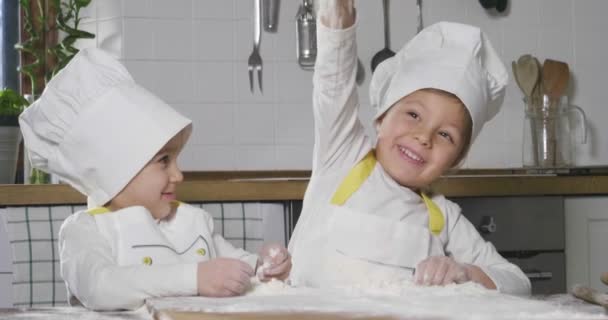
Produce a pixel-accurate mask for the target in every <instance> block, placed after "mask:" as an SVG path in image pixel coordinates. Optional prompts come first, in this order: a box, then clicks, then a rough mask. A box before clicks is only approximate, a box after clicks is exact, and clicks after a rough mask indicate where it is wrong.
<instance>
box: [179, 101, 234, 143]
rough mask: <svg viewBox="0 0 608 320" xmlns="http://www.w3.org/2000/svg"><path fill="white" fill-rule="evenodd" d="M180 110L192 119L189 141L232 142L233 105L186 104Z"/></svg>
mask: <svg viewBox="0 0 608 320" xmlns="http://www.w3.org/2000/svg"><path fill="white" fill-rule="evenodd" d="M182 112H183V113H184V114H185V115H186V116H187V117H189V118H190V119H192V122H193V124H194V125H193V131H192V136H191V137H190V141H191V143H192V144H195V145H232V144H234V132H235V131H234V128H235V126H234V118H235V117H234V106H233V105H232V104H222V103H214V104H194V105H187V108H183V109H182Z"/></svg>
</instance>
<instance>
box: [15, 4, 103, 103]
mask: <svg viewBox="0 0 608 320" xmlns="http://www.w3.org/2000/svg"><path fill="white" fill-rule="evenodd" d="M90 3H91V0H50V1H49V2H48V3H47V1H45V0H19V6H20V7H21V9H22V11H23V19H22V24H23V31H24V34H26V35H27V38H26V39H25V40H23V42H21V43H18V44H16V45H15V49H17V50H18V51H20V52H21V53H22V56H23V59H22V64H21V66H19V67H18V68H17V70H19V72H21V73H23V74H24V75H25V76H26V77H27V78H28V80H29V83H30V88H29V93H30V94H32V95H33V96H34V97H37V96H39V95H40V93H41V92H42V89H44V85H43V84H41V83H39V82H40V81H37V77H39V75H42V76H43V77H44V82H45V83H46V82H48V81H49V80H50V79H51V78H52V77H53V76H54V75H55V74H56V73H57V72H58V71H59V70H61V69H62V68H63V67H65V66H66V65H67V64H68V62H70V60H71V59H72V58H73V57H74V55H76V53H78V49H77V48H75V47H74V44H75V43H76V41H78V40H79V39H92V38H94V37H95V35H94V34H92V33H90V32H86V31H83V30H79V29H78V27H79V24H80V22H81V20H82V18H81V16H80V11H81V10H82V9H83V8H85V7H87V6H88V5H89V4H90ZM32 5H35V6H34V7H33V6H32ZM32 9H37V10H36V12H37V14H34V12H33V11H32ZM51 10H56V18H55V20H54V22H55V23H52V22H53V21H50V19H49V14H48V13H49V11H51ZM52 32H60V35H61V36H62V40H61V41H60V42H59V43H57V44H55V45H52V44H49V43H48V42H47V41H48V35H49V34H50V33H52ZM25 61H27V62H25ZM22 91H23V90H22Z"/></svg>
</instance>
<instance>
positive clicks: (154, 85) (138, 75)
mask: <svg viewBox="0 0 608 320" xmlns="http://www.w3.org/2000/svg"><path fill="white" fill-rule="evenodd" d="M123 63H124V65H125V67H127V70H129V73H131V76H133V79H135V81H136V82H137V83H138V84H139V85H141V86H142V87H144V88H146V89H148V90H150V91H152V92H154V93H158V88H159V82H160V81H159V80H160V79H158V78H157V77H158V75H157V70H156V67H157V62H153V61H130V60H127V61H123Z"/></svg>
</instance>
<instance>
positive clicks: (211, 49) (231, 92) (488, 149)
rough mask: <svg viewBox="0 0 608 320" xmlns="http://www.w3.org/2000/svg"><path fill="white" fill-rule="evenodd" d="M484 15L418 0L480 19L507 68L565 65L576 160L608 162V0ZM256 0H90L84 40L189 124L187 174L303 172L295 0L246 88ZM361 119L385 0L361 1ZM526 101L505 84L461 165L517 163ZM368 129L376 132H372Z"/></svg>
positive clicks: (514, 4) (412, 25)
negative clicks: (579, 134) (259, 86)
mask: <svg viewBox="0 0 608 320" xmlns="http://www.w3.org/2000/svg"><path fill="white" fill-rule="evenodd" d="M509 2H510V8H509V11H508V13H507V14H506V15H499V16H497V15H491V14H489V13H488V12H486V11H485V10H484V9H482V8H481V6H480V4H479V2H478V1H476V0H423V8H424V9H423V11H424V14H423V16H424V21H425V24H426V25H428V24H431V23H434V22H437V21H440V20H451V21H457V22H464V23H470V24H475V25H478V26H480V27H481V28H482V29H483V30H484V31H485V32H487V34H488V35H489V37H490V39H491V40H492V42H493V44H494V46H495V48H496V49H497V50H499V52H500V53H501V54H502V56H503V59H504V62H505V64H506V65H507V67H508V68H509V69H510V62H511V61H512V60H515V59H517V58H518V57H519V56H520V55H522V54H525V53H532V54H534V55H535V56H537V57H538V58H539V59H540V60H541V61H542V60H544V59H545V58H552V59H557V60H562V61H566V62H568V63H569V64H570V68H571V71H572V75H573V78H574V79H573V81H572V85H571V90H570V96H571V101H572V102H573V103H574V104H576V105H579V106H580V107H582V108H583V109H584V110H585V111H586V112H587V116H588V121H589V133H590V141H589V143H588V144H587V145H585V146H581V147H580V148H578V149H577V152H576V164H578V165H601V164H608V127H607V126H604V125H603V124H604V122H605V121H606V120H608V107H606V106H605V104H606V102H605V101H606V99H605V97H604V96H603V95H602V94H601V93H602V92H603V91H604V88H603V86H605V80H604V79H605V74H608V64H607V63H606V62H605V59H604V57H606V56H608V44H607V42H606V41H605V40H603V39H605V35H604V33H605V30H608V19H606V18H605V13H606V12H608V1H601V0H577V1H574V0H511V1H509ZM252 3H253V2H252V1H251V0H96V1H93V3H92V5H91V6H90V9H88V12H87V13H86V15H88V17H89V18H88V19H86V20H85V21H84V24H83V25H84V27H85V28H87V29H88V30H91V31H93V32H95V33H96V34H97V38H96V39H95V40H93V41H89V42H88V43H85V44H83V45H87V46H88V45H97V46H100V47H102V48H104V49H108V50H111V51H113V52H114V53H115V54H116V55H117V56H119V57H120V58H121V59H122V60H123V61H124V62H125V63H126V65H127V67H128V68H129V69H130V70H131V71H132V73H133V74H134V76H135V77H136V79H137V80H138V81H140V82H141V83H142V84H143V85H144V86H145V87H147V88H149V89H150V90H152V91H153V92H155V93H157V94H159V95H160V96H161V97H162V98H164V99H165V100H167V101H168V102H169V103H171V104H172V105H174V106H175V107H176V108H178V109H179V110H181V111H182V112H184V113H185V114H186V115H188V116H190V117H191V118H192V119H193V120H194V123H195V129H194V134H193V136H192V139H191V140H190V142H189V145H188V147H187V149H186V150H185V152H184V153H183V156H182V165H183V167H184V169H185V170H233V169H243V170H245V169H247V170H256V169H310V158H311V150H312V139H313V137H312V134H313V131H312V130H313V129H312V126H313V124H312V112H311V106H310V104H311V89H312V88H311V87H312V85H311V79H312V73H311V72H310V71H303V70H301V69H300V68H299V67H298V65H297V63H296V57H295V21H294V17H295V14H296V11H297V6H298V5H299V4H300V3H301V1H298V0H283V1H281V11H280V17H279V19H280V20H279V26H278V28H279V32H278V33H275V34H270V33H263V34H262V45H261V55H262V58H263V61H264V71H263V74H264V79H263V83H264V94H263V95H261V94H259V93H258V92H256V93H255V94H251V93H250V92H249V83H248V77H247V63H246V59H247V57H248V56H249V53H250V52H251V47H252V18H251V16H252ZM356 4H357V7H358V13H359V17H360V20H359V23H360V25H359V29H358V40H359V57H360V59H361V61H362V62H363V64H364V65H365V67H366V79H365V82H364V84H363V85H362V86H361V87H360V96H361V101H362V110H361V118H362V120H363V121H364V123H366V124H368V123H370V122H371V121H370V119H371V117H372V114H373V112H372V110H370V107H369V103H368V98H367V90H368V84H369V80H370V70H369V62H370V60H371V57H372V56H373V55H374V54H375V53H376V52H377V51H379V50H380V49H381V48H382V47H383V37H382V14H381V1H379V0H357V1H356ZM415 4H416V1H414V0H392V1H390V5H391V7H390V8H391V13H390V18H391V25H390V27H391V31H392V34H391V41H392V49H393V50H397V49H399V47H401V46H402V45H403V44H404V43H405V42H406V41H407V40H408V39H410V38H411V37H412V36H413V35H414V34H415V30H416V23H417V20H416V5H415ZM522 121H523V105H522V103H521V94H520V92H519V90H518V88H517V87H516V85H515V84H514V83H513V82H512V83H511V84H510V85H509V88H508V93H507V97H506V99H505V104H504V107H503V109H502V111H501V112H500V114H499V115H498V116H497V118H495V119H494V120H493V121H492V122H491V123H489V124H488V125H487V127H486V129H485V131H483V132H482V134H481V136H480V137H479V139H478V141H477V142H476V144H475V146H474V147H473V148H472V151H471V154H470V157H469V159H468V160H467V162H466V164H465V167H472V168H497V167H520V166H521V139H522ZM368 131H369V132H370V133H373V132H372V131H371V129H370V130H368Z"/></svg>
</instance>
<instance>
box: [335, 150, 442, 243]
mask: <svg viewBox="0 0 608 320" xmlns="http://www.w3.org/2000/svg"><path fill="white" fill-rule="evenodd" d="M375 165H376V154H375V153H374V150H373V149H372V150H371V151H370V152H368V153H367V155H365V157H364V158H363V159H362V160H361V161H359V162H358V163H357V164H356V165H355V166H354V167H353V168H352V169H351V170H350V172H349V173H348V175H347V176H346V178H344V180H342V183H340V186H339V187H338V189H337V190H336V192H335V193H334V195H333V197H332V198H331V204H333V205H337V206H341V205H343V204H344V203H345V202H346V200H348V198H350V196H351V195H352V194H353V193H355V191H357V190H358V189H359V187H361V185H362V184H363V182H364V181H365V180H366V179H367V178H368V177H369V175H370V174H371V173H372V171H373V170H374V166H375ZM420 195H421V197H422V200H423V201H424V204H425V205H426V208H427V209H428V213H429V230H430V231H431V233H433V234H434V235H439V234H440V233H441V230H443V227H444V225H445V219H444V217H443V214H442V213H441V209H439V207H438V206H437V205H436V204H435V202H433V200H431V198H429V197H428V196H427V195H426V194H425V193H424V192H421V193H420Z"/></svg>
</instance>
